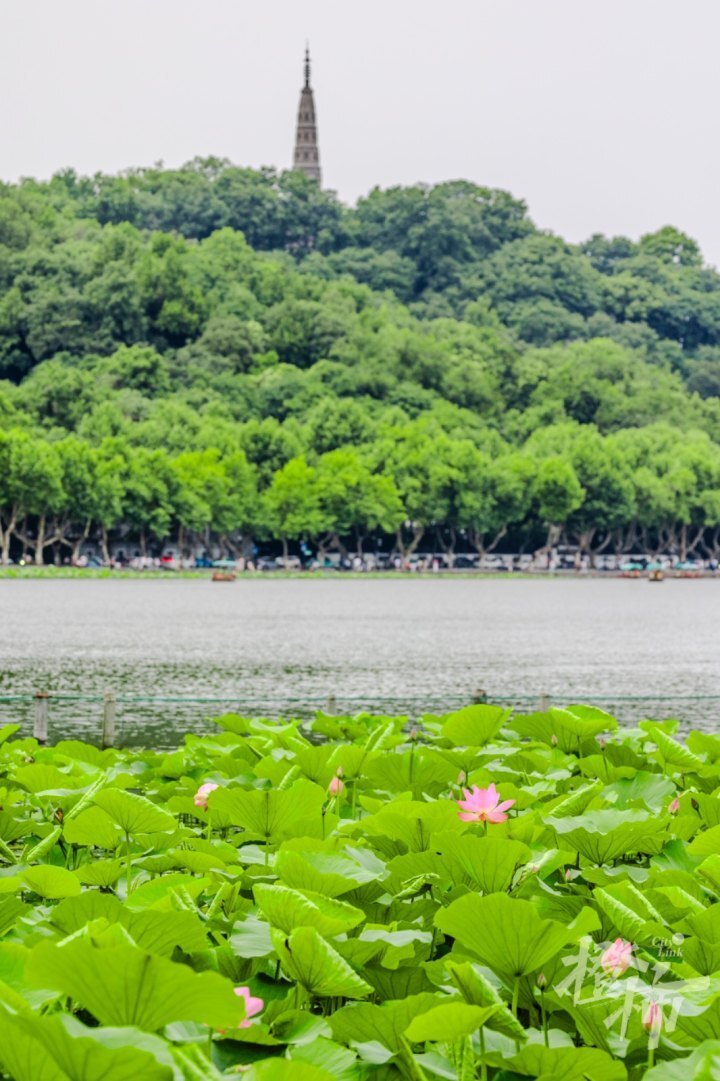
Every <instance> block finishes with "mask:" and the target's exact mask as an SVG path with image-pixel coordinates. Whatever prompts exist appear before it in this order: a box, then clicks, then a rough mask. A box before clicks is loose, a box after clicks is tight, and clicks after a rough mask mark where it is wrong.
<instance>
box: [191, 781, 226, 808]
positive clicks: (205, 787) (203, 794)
mask: <svg viewBox="0 0 720 1081" xmlns="http://www.w3.org/2000/svg"><path fill="white" fill-rule="evenodd" d="M219 787H220V785H217V784H213V783H212V781H207V782H206V783H205V784H201V785H200V787H199V788H198V790H197V792H196V793H195V795H194V796H193V803H194V804H195V806H196V807H199V808H200V810H201V811H207V809H208V796H209V795H210V793H211V792H214V791H215V789H216V788H219Z"/></svg>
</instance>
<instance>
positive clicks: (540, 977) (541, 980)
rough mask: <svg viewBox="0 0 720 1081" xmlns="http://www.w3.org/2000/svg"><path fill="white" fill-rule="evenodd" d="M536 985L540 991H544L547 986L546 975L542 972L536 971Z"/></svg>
mask: <svg viewBox="0 0 720 1081" xmlns="http://www.w3.org/2000/svg"><path fill="white" fill-rule="evenodd" d="M537 985H538V987H539V988H540V990H541V991H544V990H545V988H546V987H547V976H546V975H545V973H544V972H538V978H537Z"/></svg>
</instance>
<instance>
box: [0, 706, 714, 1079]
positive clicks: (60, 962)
mask: <svg viewBox="0 0 720 1081" xmlns="http://www.w3.org/2000/svg"><path fill="white" fill-rule="evenodd" d="M674 731H675V722H671V721H665V722H661V723H658V722H652V721H644V722H642V723H640V724H639V725H638V726H637V727H635V728H632V729H619V728H618V726H617V725H616V723H615V721H614V720H613V719H612V718H611V717H610V716H608V715H607V714H605V713H602V712H600V711H599V710H596V709H592V708H589V707H586V706H585V707H583V706H573V707H570V708H568V709H565V710H556V709H554V710H551V711H549V712H548V713H535V714H530V715H519V714H515V715H513V714H511V713H510V711H507V710H503V709H500V708H499V707H494V706H490V705H477V706H470V707H467V708H465V709H462V710H460V711H458V712H456V713H451V714H447V715H445V716H426V717H424V718H423V719H422V722H421V723H419V724H418V726H417V727H414V728H412V729H409V727H408V725H407V723H406V718H404V717H379V716H367V715H363V716H359V717H356V718H351V717H329V716H326V715H323V714H319V715H317V716H316V717H315V718H314V719H313V720H312V721H308V722H304V723H301V722H284V721H277V722H271V721H268V720H259V719H246V718H242V717H239V716H235V715H227V716H224V717H221V718H219V719H218V721H217V733H216V734H213V735H209V736H195V735H188V736H187V737H186V738H185V741H184V744H183V746H182V747H180V748H179V749H177V750H175V751H174V752H172V753H157V752H152V751H144V752H137V751H134V752H129V751H121V750H105V751H100V750H98V749H97V748H95V747H92V746H89V745H87V744H84V743H81V742H78V741H64V742H61V743H59V744H57V745H56V746H54V747H40V746H38V744H37V743H36V742H35V741H34V740H32V739H24V738H17V733H16V730H15V729H14V728H12V727H10V726H8V727H6V728H5V729H3V730H2V732H0V740H1V743H0V771H1V774H0V1071H2V1073H3V1076H4V1077H6V1078H12V1079H14V1081H207V1079H211V1081H212V1079H217V1078H221V1077H228V1076H236V1075H238V1074H242V1075H243V1076H245V1077H247V1078H249V1079H251V1081H254V1079H257V1081H274V1079H278V1081H286V1079H287V1081H330V1079H335V1081H362V1079H365V1078H377V1079H379V1081H386V1079H387V1081H391V1079H393V1078H406V1079H408V1081H422V1079H427V1081H434V1079H436V1078H443V1079H444V1078H447V1079H457V1081H471V1079H476V1078H480V1079H486V1078H487V1079H488V1081H489V1079H494V1081H510V1079H515V1078H542V1079H544V1081H550V1079H558V1078H560V1079H564V1081H574V1079H577V1081H581V1079H589V1081H615V1079H617V1081H620V1079H623V1078H631V1079H632V1078H639V1077H647V1078H650V1079H652V1081H674V1079H682V1081H688V1079H689V1078H693V1077H697V1078H717V1077H720V736H714V735H708V734H701V733H691V734H690V735H689V736H688V738H687V739H686V740H685V741H684V742H680V741H678V740H677V739H676V738H675V736H674Z"/></svg>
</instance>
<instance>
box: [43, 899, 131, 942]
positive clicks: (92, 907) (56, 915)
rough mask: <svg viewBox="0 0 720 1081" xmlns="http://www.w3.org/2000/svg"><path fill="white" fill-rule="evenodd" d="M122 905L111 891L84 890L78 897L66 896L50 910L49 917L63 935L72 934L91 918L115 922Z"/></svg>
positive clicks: (91, 919) (121, 910)
mask: <svg viewBox="0 0 720 1081" xmlns="http://www.w3.org/2000/svg"><path fill="white" fill-rule="evenodd" d="M123 911H124V909H123V906H122V904H121V903H120V901H119V900H118V899H117V897H114V896H113V894H111V893H100V891H99V890H86V891H85V892H84V893H82V894H81V895H80V896H79V897H68V898H67V899H66V900H64V901H61V902H60V904H59V905H56V906H55V908H54V909H53V910H52V913H51V916H50V919H51V921H52V923H53V924H54V925H55V927H59V928H60V930H61V931H62V932H63V934H65V935H72V934H74V933H75V932H76V931H79V930H80V929H81V928H82V927H84V926H85V924H87V923H92V922H93V920H102V919H104V920H107V921H108V923H116V922H117V921H118V920H119V919H120V917H121V916H122V914H123Z"/></svg>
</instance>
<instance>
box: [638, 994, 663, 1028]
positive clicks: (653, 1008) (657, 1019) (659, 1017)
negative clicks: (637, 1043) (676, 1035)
mask: <svg viewBox="0 0 720 1081" xmlns="http://www.w3.org/2000/svg"><path fill="white" fill-rule="evenodd" d="M642 1027H643V1028H644V1029H645V1031H646V1032H649V1033H650V1035H651V1036H659V1035H660V1031H661V1029H662V1027H663V1014H662V1007H661V1006H660V1005H659V1004H658V1003H657V1002H650V1003H648V1008H647V1009H646V1011H645V1013H644V1014H643V1019H642Z"/></svg>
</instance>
